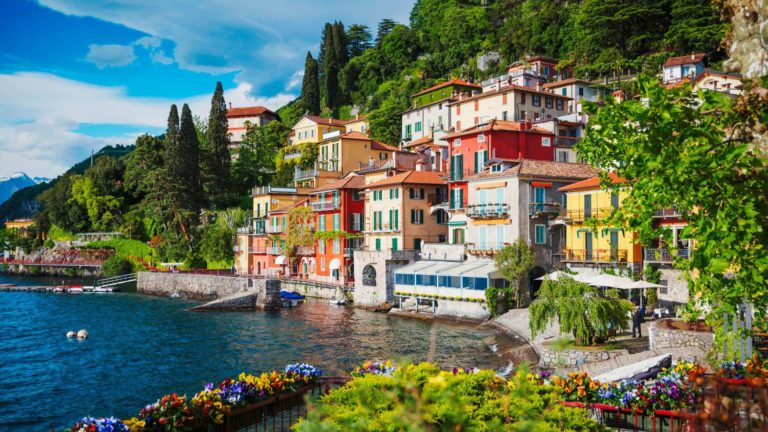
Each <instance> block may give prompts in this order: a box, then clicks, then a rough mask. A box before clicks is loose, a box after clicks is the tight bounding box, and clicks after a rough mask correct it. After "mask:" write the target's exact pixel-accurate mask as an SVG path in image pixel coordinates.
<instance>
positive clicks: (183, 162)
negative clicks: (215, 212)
mask: <svg viewBox="0 0 768 432" xmlns="http://www.w3.org/2000/svg"><path fill="white" fill-rule="evenodd" d="M179 151H180V154H179V163H178V165H179V172H180V174H181V179H182V180H183V181H184V198H185V200H186V202H187V205H188V206H189V208H190V209H191V210H193V211H194V212H195V213H197V212H198V211H199V210H200V208H201V207H202V196H203V194H202V190H201V187H202V184H201V182H200V143H199V141H198V140H197V130H196V129H195V122H194V120H193V118H192V111H191V110H190V109H189V106H188V105H187V104H184V106H183V107H182V108H181V125H180V126H179Z"/></svg>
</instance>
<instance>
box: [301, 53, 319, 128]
mask: <svg viewBox="0 0 768 432" xmlns="http://www.w3.org/2000/svg"><path fill="white" fill-rule="evenodd" d="M301 100H302V102H303V103H304V107H305V108H306V110H307V112H308V113H309V114H311V115H318V114H320V81H319V75H318V69H317V61H315V59H314V58H312V53H310V52H309V51H307V59H306V60H305V61H304V80H303V81H302V83H301Z"/></svg>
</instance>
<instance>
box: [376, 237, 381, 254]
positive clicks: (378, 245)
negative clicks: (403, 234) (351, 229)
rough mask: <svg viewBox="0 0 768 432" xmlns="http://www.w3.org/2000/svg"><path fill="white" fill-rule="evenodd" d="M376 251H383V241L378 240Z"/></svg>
mask: <svg viewBox="0 0 768 432" xmlns="http://www.w3.org/2000/svg"><path fill="white" fill-rule="evenodd" d="M376 250H377V251H380V250H381V239H376Z"/></svg>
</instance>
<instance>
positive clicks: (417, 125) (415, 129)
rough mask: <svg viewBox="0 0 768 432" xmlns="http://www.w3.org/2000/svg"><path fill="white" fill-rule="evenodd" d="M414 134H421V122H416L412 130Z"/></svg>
mask: <svg viewBox="0 0 768 432" xmlns="http://www.w3.org/2000/svg"><path fill="white" fill-rule="evenodd" d="M413 130H414V131H415V132H421V122H420V121H419V122H416V126H415V127H414V128H413Z"/></svg>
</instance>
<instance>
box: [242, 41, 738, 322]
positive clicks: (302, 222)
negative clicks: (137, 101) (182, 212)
mask: <svg viewBox="0 0 768 432" xmlns="http://www.w3.org/2000/svg"><path fill="white" fill-rule="evenodd" d="M559 63H560V61H559V59H555V58H548V57H545V56H529V57H526V58H524V59H522V60H520V61H517V62H514V63H513V64H511V65H509V67H508V69H507V70H506V72H505V73H504V74H503V75H500V76H498V77H494V78H491V79H487V80H485V81H482V82H480V83H473V82H469V81H466V80H462V79H456V78H455V79H451V80H448V81H445V82H442V83H439V84H437V85H434V86H432V87H429V88H426V89H424V90H421V91H419V92H417V93H414V94H412V95H411V96H410V103H411V105H410V107H409V108H408V109H407V110H406V111H404V112H402V113H401V118H402V130H401V136H400V141H399V142H397V143H383V142H380V141H377V140H375V139H373V138H371V136H370V133H371V131H370V127H369V124H368V122H367V120H366V118H365V117H364V116H363V117H359V116H358V117H354V118H353V119H352V120H346V121H343V120H338V119H333V118H325V117H319V116H313V115H304V116H303V117H301V118H300V119H299V120H298V121H297V122H296V124H295V125H293V127H292V130H291V131H290V133H289V134H288V140H287V142H286V143H285V145H286V149H291V148H293V149H296V150H293V151H290V150H287V151H286V152H285V154H284V158H285V159H286V160H290V159H298V158H301V157H302V150H301V149H302V148H304V147H305V146H306V145H307V144H308V143H309V144H310V145H311V146H313V147H315V150H316V152H315V153H316V155H317V156H316V158H315V160H313V161H312V160H310V161H306V160H302V162H303V164H302V165H298V166H296V167H295V169H294V175H293V185H292V186H263V187H256V188H254V189H253V191H252V192H253V193H252V197H253V209H252V215H251V217H250V218H249V221H248V224H247V226H244V227H241V228H240V229H238V232H237V240H236V243H235V244H236V245H235V248H234V252H235V254H234V262H235V265H234V267H235V271H236V273H237V274H240V275H249V276H253V277H279V278H282V279H283V280H293V281H298V282H300V283H301V284H303V285H311V286H316V287H323V288H330V289H331V292H334V288H337V287H338V288H343V289H347V290H351V291H352V293H353V298H354V302H355V303H356V304H358V305H363V306H371V307H379V306H382V305H384V304H389V305H393V304H400V305H402V302H403V301H406V302H408V301H409V300H410V302H413V301H414V300H416V301H417V304H418V303H423V304H427V305H429V306H430V308H429V310H431V311H432V312H435V313H437V314H440V315H448V316H457V317H469V318H478V319H483V318H487V317H488V316H489V315H490V311H488V308H487V307H485V306H484V305H483V304H482V302H483V301H484V300H483V299H484V298H485V295H484V291H485V290H486V289H488V288H490V287H500V286H504V285H505V284H509V282H508V281H506V280H505V279H504V278H503V277H502V275H501V273H500V272H499V269H498V268H497V265H496V261H495V260H494V257H495V255H496V254H498V253H499V252H500V251H501V250H502V249H503V248H505V246H508V245H511V244H513V243H514V242H516V241H517V240H518V239H521V240H523V241H524V242H525V243H527V244H529V245H530V246H531V247H532V248H533V251H534V254H535V264H534V266H533V268H532V269H531V271H530V273H529V276H528V277H526V278H524V280H523V281H522V285H521V292H522V293H523V296H524V298H528V299H530V298H532V297H533V296H535V294H536V291H537V289H538V287H539V286H540V284H541V280H540V278H541V277H542V276H544V275H545V274H547V273H550V272H552V271H553V270H558V269H568V271H571V272H576V273H579V274H587V275H588V274H599V273H602V272H606V271H608V272H612V273H618V274H625V275H640V274H643V273H646V274H649V273H650V274H658V276H657V280H658V282H659V283H660V284H661V285H663V288H661V289H660V290H659V291H658V298H657V301H658V303H659V304H660V305H663V306H666V307H668V309H669V310H674V307H676V306H679V305H682V304H684V303H686V302H687V301H688V297H689V296H688V289H687V281H686V279H685V277H684V276H683V274H682V272H681V271H679V270H675V269H674V268H673V266H672V264H673V262H674V261H675V257H676V256H680V257H687V256H688V254H689V251H690V248H691V247H692V246H693V245H692V244H691V242H690V241H689V240H687V239H685V238H684V235H683V234H682V233H683V230H684V228H685V226H686V221H685V220H684V219H683V218H681V216H680V213H679V212H677V211H676V210H675V209H674V208H669V209H666V210H664V211H661V212H657V214H654V216H653V224H657V225H663V226H666V227H669V228H670V229H671V230H672V233H673V237H672V238H671V239H669V238H667V239H663V238H660V239H657V240H656V241H654V242H653V243H652V244H646V245H642V244H640V242H639V241H638V238H637V235H636V234H635V233H634V232H633V231H632V230H631V229H629V228H628V227H625V226H612V225H609V224H607V223H608V222H604V221H605V219H606V216H609V215H610V214H611V213H612V212H614V211H615V210H616V209H617V208H618V207H619V206H621V203H622V200H623V196H622V193H611V192H610V191H606V190H603V189H601V184H600V179H599V177H598V171H596V170H595V169H594V168H592V167H591V166H590V165H588V164H585V163H580V160H581V159H580V157H579V154H578V153H577V151H576V144H577V143H578V142H579V140H580V139H582V138H583V137H584V134H585V130H586V126H587V125H588V124H589V116H588V115H587V114H586V112H585V110H584V105H585V104H586V103H597V104H600V103H602V102H603V101H606V100H610V99H612V100H615V101H618V102H621V101H622V100H623V99H624V98H626V97H627V96H626V95H625V94H624V92H623V91H622V90H616V91H610V90H607V87H606V86H605V85H604V83H602V82H600V83H595V82H591V81H588V80H583V79H577V78H574V77H573V72H572V71H571V70H570V69H569V68H558V64H559ZM705 65H706V56H705V55H704V54H696V53H693V54H690V55H684V56H677V57H669V58H668V59H667V60H666V62H665V63H664V64H663V66H662V70H660V71H659V76H660V77H661V78H660V79H661V82H662V84H663V85H664V86H666V87H668V88H673V87H677V86H680V85H683V84H688V85H691V86H692V87H693V89H694V91H700V90H709V91H715V92H720V93H723V94H727V95H729V96H731V97H736V96H737V95H739V94H740V92H741V78H740V76H739V75H738V74H735V73H727V72H723V71H717V70H713V69H709V68H707V67H706V66H705ZM275 117H276V114H275V113H272V112H271V111H269V110H266V109H264V108H263V107H236V108H231V109H230V110H229V111H228V119H229V131H230V133H231V135H232V137H233V138H232V143H233V144H232V145H233V146H235V147H236V146H237V142H238V139H237V137H238V136H239V134H240V133H241V131H242V129H243V127H244V126H243V125H244V124H245V123H244V122H250V123H251V124H257V125H263V124H265V123H267V122H269V121H270V120H272V119H274V118H275ZM610 180H611V181H612V182H614V183H617V184H621V183H622V182H624V181H625V180H624V179H622V178H619V177H617V176H615V175H612V176H610ZM601 221H603V222H601ZM595 223H597V225H595Z"/></svg>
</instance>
